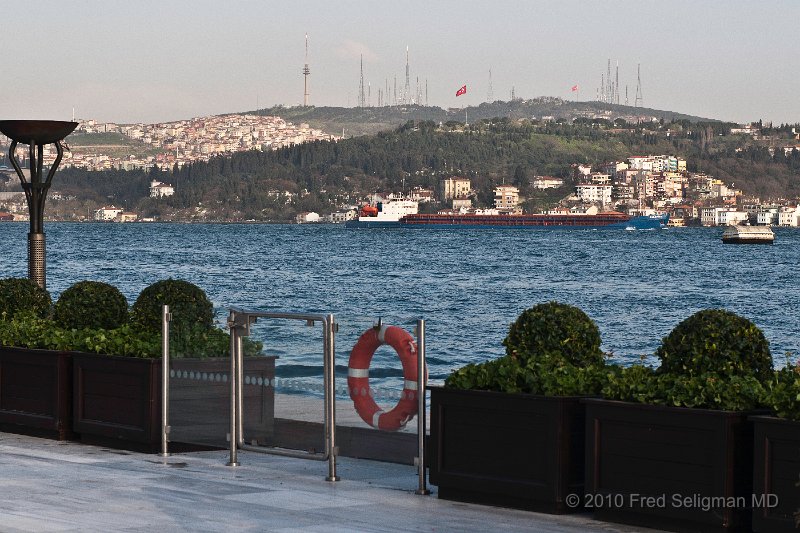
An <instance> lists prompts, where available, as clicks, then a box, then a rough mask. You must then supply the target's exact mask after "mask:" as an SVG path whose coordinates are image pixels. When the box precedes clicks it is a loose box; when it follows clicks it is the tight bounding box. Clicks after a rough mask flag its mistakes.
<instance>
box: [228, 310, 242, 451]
mask: <svg viewBox="0 0 800 533" xmlns="http://www.w3.org/2000/svg"><path fill="white" fill-rule="evenodd" d="M228 328H229V329H230V334H231V373H230V376H229V381H230V385H231V427H230V435H229V437H228V439H229V440H230V445H231V446H230V449H231V455H230V459H229V460H228V466H239V465H240V464H241V463H239V460H238V457H237V451H238V450H237V446H238V443H237V442H236V440H237V439H236V435H237V433H238V431H237V428H236V426H237V420H238V416H237V413H236V407H237V405H238V402H237V400H236V366H237V365H236V345H237V340H236V339H237V337H238V331H237V327H236V314H235V313H234V312H233V311H231V314H230V316H229V317H228Z"/></svg>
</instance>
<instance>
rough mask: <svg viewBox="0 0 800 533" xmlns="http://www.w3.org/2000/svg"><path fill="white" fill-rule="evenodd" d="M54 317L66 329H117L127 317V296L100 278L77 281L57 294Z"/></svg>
mask: <svg viewBox="0 0 800 533" xmlns="http://www.w3.org/2000/svg"><path fill="white" fill-rule="evenodd" d="M53 321H54V322H55V323H56V324H57V325H58V326H59V327H62V328H67V329H85V328H92V329H116V328H118V327H120V326H122V325H123V324H125V323H126V322H127V321H128V300H126V299H125V296H124V295H123V294H122V293H121V292H120V291H119V289H117V288H116V287H114V286H112V285H109V284H108V283H103V282H101V281H79V282H78V283H75V284H74V285H72V286H71V287H69V288H68V289H67V290H65V291H64V292H63V293H61V296H60V297H59V298H58V301H57V302H56V305H55V306H54V308H53Z"/></svg>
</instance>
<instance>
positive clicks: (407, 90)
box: [403, 46, 411, 105]
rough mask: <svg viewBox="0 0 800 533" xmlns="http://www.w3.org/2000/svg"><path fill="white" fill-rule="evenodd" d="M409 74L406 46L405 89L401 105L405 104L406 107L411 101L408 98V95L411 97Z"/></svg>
mask: <svg viewBox="0 0 800 533" xmlns="http://www.w3.org/2000/svg"><path fill="white" fill-rule="evenodd" d="M409 73H410V71H409V69H408V46H406V88H405V91H403V104H406V105H408V104H410V103H411V101H410V100H411V98H410V95H411V79H410V76H409Z"/></svg>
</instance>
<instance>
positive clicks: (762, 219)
mask: <svg viewBox="0 0 800 533" xmlns="http://www.w3.org/2000/svg"><path fill="white" fill-rule="evenodd" d="M778 212H779V209H778V208H777V207H770V208H762V209H759V210H758V212H757V213H756V224H758V225H759V226H775V225H778V224H780V222H779V220H778Z"/></svg>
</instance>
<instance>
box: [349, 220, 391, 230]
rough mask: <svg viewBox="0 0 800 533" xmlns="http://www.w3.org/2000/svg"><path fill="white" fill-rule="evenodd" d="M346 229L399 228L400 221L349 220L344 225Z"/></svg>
mask: <svg viewBox="0 0 800 533" xmlns="http://www.w3.org/2000/svg"><path fill="white" fill-rule="evenodd" d="M344 227H345V228H356V229H376V228H399V227H401V224H400V221H399V220H348V221H347V222H345V223H344Z"/></svg>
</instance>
